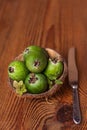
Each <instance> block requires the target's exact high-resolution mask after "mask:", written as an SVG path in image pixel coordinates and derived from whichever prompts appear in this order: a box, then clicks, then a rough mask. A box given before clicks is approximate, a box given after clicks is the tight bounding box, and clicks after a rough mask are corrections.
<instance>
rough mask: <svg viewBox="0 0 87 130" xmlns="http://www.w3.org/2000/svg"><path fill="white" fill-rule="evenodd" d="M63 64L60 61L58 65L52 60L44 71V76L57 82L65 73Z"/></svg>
mask: <svg viewBox="0 0 87 130" xmlns="http://www.w3.org/2000/svg"><path fill="white" fill-rule="evenodd" d="M63 68H64V65H63V62H62V61H59V62H57V63H53V62H52V61H51V60H49V61H48V65H47V67H46V69H45V71H44V74H45V75H46V76H47V77H48V78H49V79H50V80H55V79H57V78H59V77H60V76H61V74H62V73H63Z"/></svg>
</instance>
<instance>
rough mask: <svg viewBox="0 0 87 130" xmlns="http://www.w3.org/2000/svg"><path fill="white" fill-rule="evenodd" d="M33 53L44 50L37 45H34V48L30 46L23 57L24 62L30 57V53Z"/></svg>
mask: <svg viewBox="0 0 87 130" xmlns="http://www.w3.org/2000/svg"><path fill="white" fill-rule="evenodd" d="M31 51H35V52H36V51H42V48H41V47H39V46H36V45H32V46H28V47H27V48H26V49H25V50H24V52H23V56H24V60H25V59H26V57H27V56H28V54H29V52H31Z"/></svg>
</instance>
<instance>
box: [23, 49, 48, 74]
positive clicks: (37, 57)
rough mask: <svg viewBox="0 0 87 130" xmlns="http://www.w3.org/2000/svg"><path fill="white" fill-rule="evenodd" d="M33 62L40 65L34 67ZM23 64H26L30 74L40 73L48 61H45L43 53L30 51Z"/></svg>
mask: <svg viewBox="0 0 87 130" xmlns="http://www.w3.org/2000/svg"><path fill="white" fill-rule="evenodd" d="M35 61H39V62H40V65H39V66H35V65H34V63H35ZM25 62H26V66H27V68H28V69H29V70H30V71H31V72H34V73H40V72H42V71H43V70H44V69H45V67H46V65H47V62H48V59H47V57H46V55H45V54H44V53H43V52H41V51H38V52H33V51H32V52H30V53H29V55H28V56H27V58H26V61H25Z"/></svg>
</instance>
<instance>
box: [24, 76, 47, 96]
mask: <svg viewBox="0 0 87 130" xmlns="http://www.w3.org/2000/svg"><path fill="white" fill-rule="evenodd" d="M35 77H36V78H38V80H36V82H35V83H29V80H30V74H29V75H28V76H27V77H26V79H25V86H26V89H27V91H28V92H29V93H32V94H40V93H43V92H45V91H46V90H47V87H48V81H47V78H46V77H45V76H44V75H43V74H35Z"/></svg>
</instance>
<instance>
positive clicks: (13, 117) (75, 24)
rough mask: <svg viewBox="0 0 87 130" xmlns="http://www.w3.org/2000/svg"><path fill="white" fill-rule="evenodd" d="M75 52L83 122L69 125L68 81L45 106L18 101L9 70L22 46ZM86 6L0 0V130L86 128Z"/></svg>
mask: <svg viewBox="0 0 87 130" xmlns="http://www.w3.org/2000/svg"><path fill="white" fill-rule="evenodd" d="M34 44H35V45H40V46H42V47H48V48H52V49H54V50H56V51H57V52H59V53H60V54H61V55H62V56H63V57H64V58H65V59H66V61H67V55H68V49H69V48H70V47H72V46H75V47H76V50H77V66H78V70H79V95H80V105H81V110H82V123H81V124H80V125H75V124H74V123H73V121H72V103H73V102H72V89H71V88H70V86H69V85H68V79H66V82H65V84H64V86H63V87H62V88H60V90H59V91H58V93H56V94H55V95H54V96H53V97H50V98H49V99H48V101H47V100H46V99H29V98H21V97H18V96H17V95H16V94H15V93H14V92H13V91H12V89H10V88H9V84H8V74H7V67H8V64H9V63H10V62H11V61H12V60H13V59H14V58H15V57H16V56H18V55H19V54H20V53H21V52H22V51H23V50H24V49H25V47H27V46H29V45H34ZM86 55H87V1H86V0H83V1H79V0H73V1H72V0H66V1H65V0H44V1H42V0H37V1H35V0H15V1H14V0H7V1H5V0H3V1H2V0H0V130H54V129H55V130H57V129H58V130H61V129H62V130H86V129H87V101H86V99H87V87H86V84H87V69H86V68H87V56H86Z"/></svg>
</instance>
